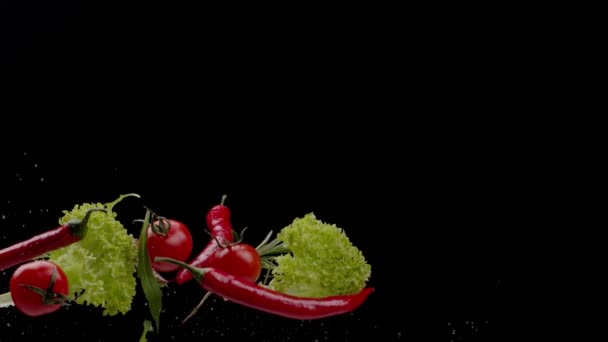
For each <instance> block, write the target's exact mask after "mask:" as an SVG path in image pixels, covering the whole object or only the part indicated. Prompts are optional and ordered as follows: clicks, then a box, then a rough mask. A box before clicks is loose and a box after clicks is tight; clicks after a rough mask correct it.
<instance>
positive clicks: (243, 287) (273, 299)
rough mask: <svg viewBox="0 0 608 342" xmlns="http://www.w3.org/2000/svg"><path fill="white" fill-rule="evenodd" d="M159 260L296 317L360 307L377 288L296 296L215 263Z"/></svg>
mask: <svg viewBox="0 0 608 342" xmlns="http://www.w3.org/2000/svg"><path fill="white" fill-rule="evenodd" d="M156 261H157V262H158V261H165V262H173V263H175V264H178V265H180V266H182V267H185V268H186V269H187V270H189V271H190V272H191V273H192V274H193V276H194V278H195V279H196V280H197V281H198V282H199V284H201V286H202V287H203V288H205V289H206V290H208V291H210V292H213V293H215V294H217V295H220V296H222V297H224V298H225V299H227V300H230V301H233V302H235V303H238V304H241V305H244V306H247V307H250V308H254V309H257V310H260V311H264V312H268V313H271V314H275V315H279V316H283V317H287V318H293V319H305V320H309V319H318V318H325V317H329V316H335V315H339V314H343V313H347V312H351V311H353V310H355V309H357V308H358V307H359V306H360V305H361V304H363V302H364V301H365V299H367V296H369V294H370V293H372V292H373V291H374V289H373V288H372V287H366V288H364V289H363V290H361V291H360V292H359V293H356V294H353V295H342V296H331V297H325V298H309V297H297V296H291V295H288V294H284V293H281V292H277V291H274V290H271V289H269V288H266V287H262V286H259V285H258V284H256V283H254V282H252V281H249V280H247V279H244V278H242V277H237V276H234V275H231V274H228V273H226V272H224V271H222V270H219V269H215V268H212V267H207V268H196V267H191V266H189V265H186V264H184V263H182V262H179V261H177V260H173V259H169V258H161V257H157V258H156Z"/></svg>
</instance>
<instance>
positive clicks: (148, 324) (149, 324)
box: [139, 320, 154, 342]
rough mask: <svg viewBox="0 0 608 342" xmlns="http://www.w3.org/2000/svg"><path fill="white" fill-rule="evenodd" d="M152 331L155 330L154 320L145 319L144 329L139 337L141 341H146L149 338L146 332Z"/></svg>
mask: <svg viewBox="0 0 608 342" xmlns="http://www.w3.org/2000/svg"><path fill="white" fill-rule="evenodd" d="M150 331H154V328H153V327H152V322H150V321H148V320H145V321H144V331H143V332H142V333H141V337H140V338H139V342H146V341H148V339H147V338H146V334H147V333H149V332H150Z"/></svg>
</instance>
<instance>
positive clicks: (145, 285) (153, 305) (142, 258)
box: [137, 210, 163, 332]
mask: <svg viewBox="0 0 608 342" xmlns="http://www.w3.org/2000/svg"><path fill="white" fill-rule="evenodd" d="M149 225H150V210H146V217H145V218H144V223H143V225H142V227H141V232H140V233H139V247H138V254H137V255H138V258H139V265H138V266H137V277H138V278H139V279H140V281H141V287H142V289H143V290H144V294H145V296H146V300H147V301H148V306H149V307H150V313H151V314H152V318H154V323H155V324H156V331H157V332H158V331H159V329H160V311H161V309H162V306H163V305H162V296H163V292H162V290H161V289H160V285H159V284H158V281H157V280H156V277H155V276H154V272H153V271H152V265H151V264H150V256H149V255H148V248H147V245H148V226H149Z"/></svg>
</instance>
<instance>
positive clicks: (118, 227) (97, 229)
mask: <svg viewBox="0 0 608 342" xmlns="http://www.w3.org/2000/svg"><path fill="white" fill-rule="evenodd" d="M120 199H122V197H121V198H120ZM120 199H119V200H120ZM114 204H116V202H114V203H110V204H106V205H104V204H101V203H97V204H92V203H84V204H81V205H76V206H74V208H73V209H72V210H71V211H67V210H65V211H63V213H64V214H65V215H64V216H63V217H62V218H61V219H59V223H60V224H65V223H66V222H68V221H69V220H70V219H74V218H78V219H82V218H83V217H84V214H85V212H86V211H87V210H88V209H91V208H105V209H107V212H106V213H104V212H95V213H92V214H91V216H90V218H89V221H88V225H87V226H88V232H87V234H86V236H85V237H84V238H83V239H82V240H81V241H79V242H78V243H75V244H72V245H70V246H67V247H65V248H61V249H58V250H56V251H53V252H51V253H50V254H49V257H50V259H51V260H52V261H53V262H55V263H57V264H58V265H59V266H60V267H61V268H62V269H63V270H64V271H65V273H66V275H67V276H68V279H69V284H70V293H73V294H74V293H78V295H77V296H76V300H75V301H76V303H78V304H88V305H92V306H101V307H103V309H104V311H103V314H104V315H110V316H113V315H116V314H117V313H119V312H120V313H122V314H125V313H127V312H128V311H129V310H130V309H131V302H132V300H133V297H134V295H135V291H136V278H135V271H136V265H137V244H136V241H135V238H134V237H133V236H132V235H130V234H128V233H127V230H126V229H125V228H124V226H123V225H122V224H121V223H120V222H119V221H118V220H117V219H116V213H114V212H112V206H113V205H114Z"/></svg>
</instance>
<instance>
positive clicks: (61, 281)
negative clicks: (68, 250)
mask: <svg viewBox="0 0 608 342" xmlns="http://www.w3.org/2000/svg"><path fill="white" fill-rule="evenodd" d="M53 270H56V271H57V275H56V278H55V285H54V286H53V289H52V292H56V293H60V294H62V295H64V296H67V294H68V291H69V283H68V277H67V276H66V275H65V273H64V272H63V270H62V269H61V268H60V267H59V266H57V265H56V264H54V263H52V262H50V261H46V260H37V261H32V262H29V263H27V264H23V265H21V266H19V267H18V268H17V269H16V270H15V272H14V273H13V275H12V276H11V280H10V291H11V297H12V299H13V302H14V303H15V307H16V308H17V310H19V311H20V312H22V313H23V314H25V315H28V316H32V317H36V316H41V315H45V314H49V313H51V312H55V311H57V310H59V309H60V308H61V305H60V304H44V303H43V302H42V296H41V295H40V294H38V293H35V292H33V291H32V290H30V289H28V288H26V287H23V286H21V285H20V284H24V285H32V286H36V287H38V288H41V289H43V290H47V289H48V287H49V285H50V283H51V277H52V276H53Z"/></svg>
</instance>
